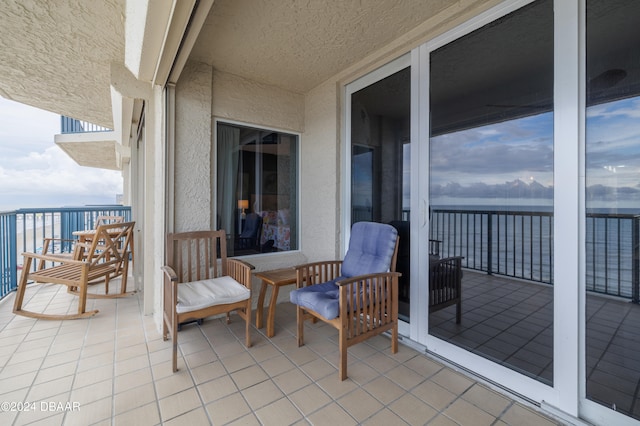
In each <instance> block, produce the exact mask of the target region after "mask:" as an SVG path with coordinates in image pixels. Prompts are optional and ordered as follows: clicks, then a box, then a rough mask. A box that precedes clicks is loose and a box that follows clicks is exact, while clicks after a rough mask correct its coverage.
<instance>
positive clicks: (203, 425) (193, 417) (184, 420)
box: [162, 407, 211, 426]
mask: <svg viewBox="0 0 640 426" xmlns="http://www.w3.org/2000/svg"><path fill="white" fill-rule="evenodd" d="M162 424H163V426H164V425H166V426H184V425H189V426H209V425H210V424H211V422H210V421H209V417H207V412H206V411H205V409H204V408H202V407H200V408H196V409H195V410H192V411H189V412H188V413H184V414H182V415H180V416H178V417H174V418H173V419H171V420H169V421H166V422H163V423H162Z"/></svg>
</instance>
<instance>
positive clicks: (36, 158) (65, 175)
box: [0, 97, 123, 212]
mask: <svg viewBox="0 0 640 426" xmlns="http://www.w3.org/2000/svg"><path fill="white" fill-rule="evenodd" d="M59 133H60V116H59V115H57V114H53V113H51V112H48V111H43V110H40V109H37V108H33V107H30V106H27V105H24V104H21V103H18V102H14V101H10V100H7V99H4V98H2V97H0V212H2V211H11V210H14V209H19V208H27V207H68V206H84V205H88V204H114V203H115V202H116V194H121V193H122V191H123V190H122V185H123V182H122V175H121V173H120V172H119V171H114V170H103V169H97V168H93V167H82V166H79V165H78V164H76V162H75V161H73V160H72V159H71V158H70V157H69V156H68V155H67V154H66V153H65V152H64V151H62V149H60V148H59V147H58V146H57V145H56V144H55V143H54V135H56V134H59Z"/></svg>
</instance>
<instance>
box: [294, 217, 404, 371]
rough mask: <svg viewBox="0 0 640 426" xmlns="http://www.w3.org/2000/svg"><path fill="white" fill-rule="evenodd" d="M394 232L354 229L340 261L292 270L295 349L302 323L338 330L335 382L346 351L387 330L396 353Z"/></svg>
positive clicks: (365, 225) (365, 226)
mask: <svg viewBox="0 0 640 426" xmlns="http://www.w3.org/2000/svg"><path fill="white" fill-rule="evenodd" d="M398 241H399V238H398V234H397V231H396V229H395V228H394V227H392V226H391V225H386V224H382V223H373V222H358V223H356V224H354V225H353V227H352V230H351V239H350V241H349V250H348V252H347V254H346V256H345V258H344V260H343V261H339V260H337V261H335V260H334V261H327V262H314V263H309V264H306V265H300V266H298V267H297V268H296V269H297V288H296V290H293V291H292V292H291V293H290V298H291V302H292V303H294V304H295V305H297V322H298V324H297V325H298V346H302V345H303V344H304V321H305V320H307V319H312V320H313V321H315V319H319V320H321V321H324V322H326V323H327V324H329V325H331V326H332V327H334V328H336V329H338V333H339V349H340V362H339V366H338V374H339V378H340V380H344V379H346V378H347V349H348V347H349V346H352V345H355V344H357V343H360V342H363V341H364V340H366V339H368V338H369V337H372V336H375V335H378V334H381V333H384V332H386V331H388V330H391V333H392V334H391V352H392V353H396V352H397V351H398V277H399V276H400V274H399V273H397V272H395V267H396V258H397V254H398Z"/></svg>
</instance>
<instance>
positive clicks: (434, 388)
mask: <svg viewBox="0 0 640 426" xmlns="http://www.w3.org/2000/svg"><path fill="white" fill-rule="evenodd" d="M411 394H412V395H414V396H415V397H417V398H420V399H421V400H423V401H424V402H426V403H427V404H429V405H431V406H432V407H434V408H435V409H436V410H444V409H445V408H446V407H447V406H448V405H449V404H451V403H452V402H453V401H454V400H455V399H456V398H457V395H456V394H454V393H452V392H449V391H448V390H447V389H445V388H443V387H442V386H440V385H438V384H437V383H434V382H432V381H430V380H427V381H425V382H422V383H420V384H419V385H418V386H416V387H415V388H413V389H412V390H411Z"/></svg>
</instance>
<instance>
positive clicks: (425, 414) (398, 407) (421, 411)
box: [389, 394, 438, 425]
mask: <svg viewBox="0 0 640 426" xmlns="http://www.w3.org/2000/svg"><path fill="white" fill-rule="evenodd" d="M389 409H391V411H393V412H394V413H395V414H396V415H397V416H398V417H400V418H401V419H402V420H404V421H405V422H407V423H409V424H410V425H423V424H425V423H427V422H428V421H429V420H431V419H432V418H434V417H435V416H436V415H437V414H438V411H437V410H436V409H434V408H433V407H432V406H430V405H428V404H427V403H425V402H422V401H421V400H419V399H418V398H416V397H415V396H413V395H411V394H406V395H404V396H402V397H401V398H399V399H398V400H396V401H394V402H393V403H392V404H390V405H389Z"/></svg>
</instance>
